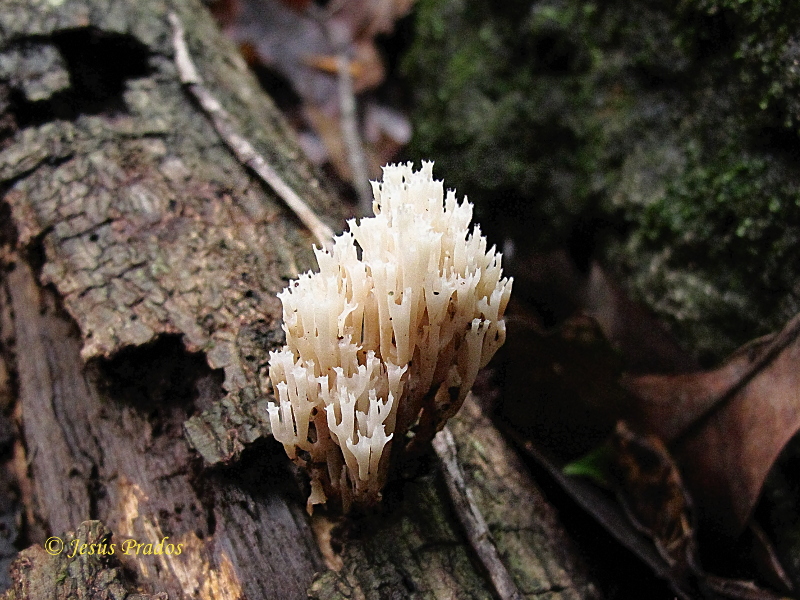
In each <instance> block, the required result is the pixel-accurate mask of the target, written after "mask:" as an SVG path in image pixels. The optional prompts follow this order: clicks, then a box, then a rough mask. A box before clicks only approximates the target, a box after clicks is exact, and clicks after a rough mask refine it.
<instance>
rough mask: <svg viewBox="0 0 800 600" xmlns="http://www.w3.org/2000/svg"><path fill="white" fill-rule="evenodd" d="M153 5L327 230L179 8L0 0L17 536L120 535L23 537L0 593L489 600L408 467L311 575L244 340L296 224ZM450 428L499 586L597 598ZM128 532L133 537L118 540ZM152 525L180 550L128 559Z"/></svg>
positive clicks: (257, 373)
mask: <svg viewBox="0 0 800 600" xmlns="http://www.w3.org/2000/svg"><path fill="white" fill-rule="evenodd" d="M173 11H174V12H176V13H177V14H178V16H179V17H180V19H181V20H182V22H183V24H184V26H185V28H186V31H187V38H188V44H189V48H190V51H191V52H192V55H193V58H194V60H195V62H196V63H197V66H198V69H199V70H200V73H201V76H202V77H203V78H204V80H205V83H206V85H207V86H208V88H209V89H210V90H211V91H212V92H213V93H214V94H215V95H216V96H217V98H218V99H219V100H220V101H221V102H222V104H223V105H224V106H225V107H226V108H227V109H228V111H230V113H231V114H232V116H233V118H234V119H235V120H236V121H237V123H236V125H237V126H238V127H239V128H240V131H241V133H242V134H243V135H244V136H245V137H247V138H248V139H249V140H250V141H251V142H252V143H253V145H254V146H255V147H256V149H257V150H258V151H259V152H260V153H261V154H263V155H264V156H265V157H266V158H267V160H268V161H269V162H271V164H272V165H273V166H274V167H275V168H276V170H277V171H278V172H279V173H280V174H281V176H282V177H283V178H284V180H285V181H286V182H287V183H288V184H289V185H291V186H292V187H293V188H294V189H295V190H296V191H297V192H298V193H299V194H300V195H301V196H302V197H303V198H304V199H305V200H306V201H307V202H308V203H309V204H310V205H311V206H312V207H313V208H314V209H315V210H316V211H317V212H318V213H320V214H322V215H329V216H330V217H329V222H330V223H331V225H335V224H336V223H337V218H336V209H335V205H334V203H333V202H332V199H331V196H330V195H329V194H328V193H327V192H326V191H325V187H324V185H322V183H321V182H320V181H319V180H318V179H317V177H316V175H315V173H314V172H313V170H312V169H311V167H310V166H309V165H308V164H307V163H306V161H305V160H304V159H303V158H302V156H301V154H300V151H299V149H298V147H297V145H296V144H295V142H294V141H293V140H292V137H291V135H290V133H289V131H288V128H287V127H286V125H285V124H284V122H283V121H282V120H281V118H280V116H279V114H278V113H277V111H276V109H275V108H274V106H273V104H272V103H271V102H270V101H269V99H268V98H266V97H265V96H264V95H263V94H262V93H261V92H260V91H259V90H258V86H257V84H256V82H255V81H254V79H253V78H252V77H251V75H250V74H249V73H248V71H247V69H246V66H245V65H244V63H243V61H242V60H241V58H240V57H239V56H238V54H237V53H236V52H235V49H234V48H233V47H232V46H231V45H230V44H229V43H228V42H227V41H226V40H225V39H224V38H222V36H221V35H220V34H219V32H218V31H217V30H216V28H215V26H214V24H213V22H212V21H211V19H210V17H209V16H208V14H207V12H206V10H205V8H204V7H203V6H202V5H201V4H200V3H199V2H197V1H195V0H169V1H165V0H142V1H141V2H136V3H132V2H124V1H122V0H116V1H115V0H48V1H44V0H42V1H38V0H37V1H29V0H24V1H23V0H11V1H7V2H4V3H3V5H2V6H0V113H2V115H3V116H2V119H1V120H0V129H2V134H3V135H4V138H3V141H2V142H0V193H1V194H2V203H0V261H2V274H1V275H0V397H1V398H6V399H7V400H5V399H4V400H3V403H4V407H5V408H6V411H7V412H10V411H11V410H16V413H15V414H16V416H17V417H18V422H19V425H20V431H19V434H20V435H19V440H18V442H17V444H16V445H15V446H14V450H13V454H12V456H11V458H9V459H8V460H7V461H6V467H7V469H9V470H12V471H13V472H14V473H15V475H16V477H17V479H18V484H17V486H18V490H19V505H18V506H19V509H18V510H19V512H20V513H21V517H22V522H23V523H24V528H23V529H24V538H20V540H21V541H23V542H24V541H27V542H30V543H38V544H42V543H44V542H45V540H46V539H47V538H48V537H49V536H58V537H59V538H60V539H62V541H64V542H65V543H67V544H68V543H69V542H70V541H71V540H73V539H81V540H84V541H89V542H91V540H109V541H110V542H109V543H116V544H118V546H117V547H118V549H119V550H118V551H117V552H116V553H115V554H114V555H112V556H97V555H94V556H77V557H73V558H72V559H69V558H68V557H65V556H64V554H63V553H62V554H59V555H58V556H51V555H50V554H48V553H47V552H46V551H47V549H48V548H49V546H48V545H47V544H45V545H44V550H43V549H42V548H41V547H39V546H33V547H32V548H30V549H29V550H26V551H25V552H24V553H23V554H22V555H20V557H19V558H18V559H17V561H16V562H15V563H14V566H13V568H12V580H13V582H12V584H13V585H12V588H11V590H10V591H9V592H8V595H7V597H8V598H41V597H45V596H47V597H57V598H60V597H79V598H82V597H85V598H128V599H129V600H133V599H134V598H137V597H139V598H142V597H147V595H151V596H152V595H156V596H155V597H159V596H158V594H161V595H162V596H161V597H163V595H164V594H166V595H168V597H169V598H209V599H210V598H216V599H225V598H230V599H238V598H251V599H256V598H276V599H281V600H284V599H292V598H298V599H299V598H305V597H306V595H307V590H308V589H309V586H311V590H312V592H311V593H312V595H313V596H315V597H318V598H333V597H340V596H343V595H344V596H348V597H350V596H353V595H355V597H368V598H383V597H424V598H452V597H491V591H490V590H489V588H488V587H487V584H486V579H485V578H484V577H483V575H482V574H481V573H480V571H479V570H478V569H477V568H476V566H475V564H474V562H473V560H472V557H471V554H470V551H469V548H468V546H467V545H466V543H465V542H464V540H463V536H462V535H461V532H460V530H459V528H458V526H457V525H456V524H457V520H456V519H455V518H454V516H453V515H452V514H451V512H450V504H449V502H448V499H447V496H446V493H444V491H443V488H442V486H441V484H440V482H439V480H438V477H437V475H436V474H435V473H436V472H435V469H434V468H432V467H429V468H428V469H423V470H422V473H421V474H417V475H416V476H415V477H414V478H412V479H410V480H408V481H404V482H399V483H397V484H396V486H395V488H393V490H392V491H391V493H390V494H389V493H387V496H389V502H387V504H386V506H385V507H384V508H383V512H381V513H380V514H377V515H372V516H369V517H362V518H353V519H352V520H349V521H345V522H344V524H343V525H342V527H341V528H340V530H341V531H342V532H343V533H342V534H341V535H339V537H338V538H336V541H337V542H338V541H341V542H343V544H344V552H343V555H342V560H343V562H344V568H343V569H342V570H341V571H339V572H338V573H335V572H325V571H326V566H325V562H324V560H323V553H322V552H321V551H320V547H319V545H318V543H317V542H316V540H315V537H314V532H313V530H312V525H311V521H310V520H309V519H308V517H307V515H306V514H305V512H304V505H305V502H304V499H303V497H302V492H301V491H300V490H298V487H297V485H296V483H295V479H294V478H293V477H292V473H291V472H290V467H289V465H288V461H287V459H286V458H285V456H284V454H283V451H282V449H281V448H280V446H279V445H277V444H275V443H274V442H273V441H272V440H271V439H270V436H269V433H270V432H269V427H268V422H267V419H266V411H265V409H264V407H265V404H266V398H267V389H266V380H265V375H266V363H267V354H268V352H269V350H270V349H272V348H274V347H275V346H277V345H280V344H281V343H282V335H281V330H280V322H279V321H280V305H279V302H278V300H277V299H276V297H275V294H276V292H278V291H279V290H280V289H282V288H283V287H284V286H285V285H286V282H287V281H288V279H289V278H291V277H293V276H295V275H296V274H297V273H298V272H299V271H302V270H305V269H307V268H310V267H311V266H312V260H313V256H312V253H311V250H310V249H311V241H312V238H311V236H310V234H309V233H308V232H307V231H305V230H304V229H303V228H302V227H301V226H300V224H299V223H298V222H297V221H296V219H295V218H294V217H293V215H291V214H290V213H289V212H288V211H287V210H286V209H285V208H284V207H283V206H282V204H281V203H280V202H279V201H278V199H277V197H276V196H275V195H274V194H273V192H272V191H271V190H270V189H269V188H267V187H265V186H264V185H263V184H262V183H260V182H259V181H258V180H257V179H255V178H254V177H253V175H252V174H251V173H250V172H249V171H248V170H247V169H246V168H245V167H243V166H242V165H240V164H239V163H238V162H237V161H236V159H235V157H234V156H233V155H232V154H231V153H230V152H229V150H228V149H227V148H226V147H225V146H224V145H223V144H222V143H221V141H220V139H219V138H218V136H217V134H216V133H215V131H214V129H213V127H212V125H211V124H210V122H209V120H208V119H207V118H206V116H205V115H204V114H203V113H202V111H201V110H199V108H198V107H197V106H196V105H195V104H194V103H193V102H192V101H191V99H190V98H189V96H188V95H187V94H185V93H184V90H183V89H182V87H181V85H180V83H179V81H178V77H177V74H176V71H175V67H174V64H173V56H172V46H171V31H170V27H169V24H168V21H167V15H168V14H169V13H170V12H173ZM456 440H457V443H458V444H459V447H460V448H461V452H462V453H463V454H464V456H463V457H462V459H463V460H464V461H465V463H467V464H468V465H469V467H468V470H469V472H470V473H472V474H473V481H472V484H474V486H475V490H476V492H475V493H476V495H477V496H479V499H480V505H481V508H482V510H484V511H486V515H487V520H488V521H489V524H490V526H491V527H492V531H493V535H494V536H495V537H496V541H497V543H498V546H499V549H500V551H501V555H502V556H504V557H506V558H507V559H508V561H509V568H510V569H511V570H512V574H513V575H514V576H515V578H516V579H517V583H518V585H519V586H520V587H521V588H522V589H523V590H524V591H525V592H526V593H527V594H528V595H529V596H531V597H539V596H543V597H548V598H562V597H563V598H579V597H596V596H597V591H596V589H595V588H594V586H593V585H592V583H591V582H590V581H589V580H588V579H587V577H586V576H585V574H584V567H583V566H582V565H581V564H580V561H579V560H577V559H576V558H575V555H574V553H573V552H572V551H570V550H568V547H569V546H568V543H567V542H566V537H565V536H564V534H563V532H562V531H561V528H560V526H559V525H558V523H557V519H556V516H555V513H554V511H553V509H552V508H550V507H549V506H548V505H547V504H546V502H545V501H544V498H543V497H542V496H541V494H540V493H539V492H538V491H537V489H536V487H535V485H534V484H533V482H532V481H531V480H530V479H528V478H527V476H525V475H524V468H523V467H522V465H520V464H519V463H518V462H517V461H516V459H515V457H514V456H513V454H512V453H511V452H510V451H509V450H508V449H507V448H506V446H505V445H504V444H503V442H502V440H501V439H500V438H499V436H497V433H496V432H495V430H494V429H493V428H492V426H491V425H490V424H489V423H488V422H487V421H486V420H485V419H483V418H482V417H481V416H480V413H479V412H478V411H477V409H476V408H475V407H472V408H471V409H470V411H469V412H468V413H467V414H466V415H465V416H464V417H463V418H462V419H461V420H460V421H459V424H458V425H457V426H456ZM209 465H217V466H216V467H210V466H209ZM89 520H92V521H91V522H87V521H89ZM97 521H101V522H102V524H100V523H98V522H97ZM317 530H318V531H320V528H319V527H318V528H317ZM65 532H73V533H70V534H68V535H67V534H65ZM109 536H110V537H109ZM318 537H319V539H320V540H322V542H323V543H322V548H323V550H325V552H326V557H327V559H328V562H329V563H331V564H334V563H335V562H336V560H337V557H336V556H334V553H333V552H332V549H331V547H330V545H329V544H326V543H325V542H324V540H325V539H326V538H325V536H323V535H319V536H318ZM129 539H132V540H136V542H138V543H140V544H142V547H141V548H139V549H138V550H137V551H130V552H122V551H121V550H122V543H123V542H125V541H126V540H129ZM162 541H164V543H165V544H166V543H172V544H175V545H176V546H177V545H178V544H180V545H181V548H182V551H181V553H180V554H179V555H178V554H175V553H172V554H169V553H166V552H156V551H155V549H154V548H152V547H151V548H150V550H149V551H148V549H147V544H152V545H153V546H155V545H156V544H158V543H159V542H162ZM317 573H319V575H317V576H316V578H315V574H317ZM43 594H44V595H43ZM137 594H144V595H145V596H137Z"/></svg>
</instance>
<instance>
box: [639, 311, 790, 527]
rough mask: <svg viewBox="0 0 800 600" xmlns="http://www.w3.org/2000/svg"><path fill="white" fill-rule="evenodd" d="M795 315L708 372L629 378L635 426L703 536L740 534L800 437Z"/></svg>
mask: <svg viewBox="0 0 800 600" xmlns="http://www.w3.org/2000/svg"><path fill="white" fill-rule="evenodd" d="M798 332H800V316H798V317H795V318H794V319H793V320H792V321H791V322H790V323H789V324H788V325H787V326H786V327H785V328H784V329H783V330H782V331H781V332H780V333H778V334H776V335H775V336H772V337H769V338H763V339H760V340H757V341H755V342H753V343H751V344H749V345H748V346H746V347H745V348H743V349H742V350H740V351H739V352H737V353H736V354H735V355H734V356H733V357H732V358H731V359H730V360H729V361H728V362H727V363H726V364H724V365H723V366H721V367H720V368H718V369H715V370H713V371H706V372H701V373H695V374H690V375H673V376H669V375H667V376H660V375H647V376H641V377H629V378H627V380H626V382H625V383H626V386H627V388H628V389H629V390H630V391H631V392H633V393H634V394H635V395H636V396H638V397H639V398H641V399H642V403H641V413H640V419H639V422H638V425H639V426H640V427H642V428H644V429H645V430H647V431H650V432H653V433H655V434H656V435H658V436H659V437H661V438H663V439H665V440H666V441H667V442H668V443H669V444H670V446H671V447H672V449H673V454H674V455H675V456H676V458H677V459H678V461H679V463H680V465H681V468H682V470H683V473H684V478H685V481H686V483H687V486H688V487H689V489H690V490H691V492H692V496H693V497H694V498H695V501H696V503H697V506H698V510H699V517H700V518H701V520H702V523H703V524H704V525H705V526H707V527H708V528H709V530H710V531H712V532H714V533H716V534H718V535H722V536H725V537H728V538H736V537H738V536H739V534H741V532H742V531H743V529H744V526H745V524H746V523H747V520H748V519H749V517H750V514H751V512H752V510H753V507H754V506H755V503H756V501H757V500H758V497H759V495H760V493H761V488H762V486H763V484H764V479H765V478H766V476H767V473H768V472H769V470H770V468H771V467H772V465H773V463H774V462H775V459H776V458H777V457H778V454H780V452H781V450H782V449H783V447H784V446H785V444H786V443H787V442H788V441H789V439H790V438H791V437H792V436H793V435H794V434H795V433H797V431H798V430H800V339H798Z"/></svg>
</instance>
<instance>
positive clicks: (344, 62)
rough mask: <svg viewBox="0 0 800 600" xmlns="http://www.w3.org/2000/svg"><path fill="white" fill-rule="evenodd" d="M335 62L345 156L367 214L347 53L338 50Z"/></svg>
mask: <svg viewBox="0 0 800 600" xmlns="http://www.w3.org/2000/svg"><path fill="white" fill-rule="evenodd" d="M336 62H337V66H338V76H339V85H338V89H339V112H340V116H341V119H342V137H343V138H344V143H345V146H346V147H347V156H348V158H349V159H350V170H351V171H352V172H353V185H354V186H355V188H356V194H358V207H359V209H360V211H361V214H362V215H368V214H370V211H371V210H372V189H371V188H370V185H369V173H368V172H367V159H366V156H364V144H363V142H362V141H361V136H360V135H359V133H358V116H357V112H356V96H355V92H354V91H353V77H352V76H351V74H350V61H349V60H348V57H347V53H346V52H340V53H339V55H338V57H337V59H336Z"/></svg>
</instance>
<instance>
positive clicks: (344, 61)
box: [308, 2, 372, 215]
mask: <svg viewBox="0 0 800 600" xmlns="http://www.w3.org/2000/svg"><path fill="white" fill-rule="evenodd" d="M343 4H344V3H343V2H336V3H333V4H331V5H329V6H328V7H327V8H325V9H319V8H318V7H316V5H314V4H312V5H311V6H310V7H309V13H308V14H309V15H310V16H311V17H312V18H313V19H314V20H316V21H317V23H318V24H319V26H320V27H321V28H322V32H323V34H324V35H325V38H326V39H327V40H328V43H329V44H330V45H331V47H332V48H333V50H334V52H335V53H336V73H337V80H338V81H337V83H338V85H337V90H338V94H339V118H340V125H341V128H342V138H343V139H344V145H345V148H346V149H347V159H348V162H349V163H350V171H351V175H352V179H353V181H352V183H353V186H354V187H355V189H356V194H357V195H358V208H359V210H360V212H361V214H362V215H368V214H370V211H371V210H372V188H371V187H370V184H369V172H368V170H367V158H366V156H365V154H364V143H363V142H362V140H361V135H360V134H359V132H358V110H357V109H358V107H357V104H356V95H355V91H354V89H353V76H352V74H351V73H350V57H349V56H348V48H349V46H350V43H349V42H350V40H343V39H340V38H341V37H342V36H341V35H337V32H336V31H335V30H334V28H333V27H332V26H331V18H332V17H333V15H334V14H335V13H336V12H337V11H338V10H340V9H341V7H342V6H343Z"/></svg>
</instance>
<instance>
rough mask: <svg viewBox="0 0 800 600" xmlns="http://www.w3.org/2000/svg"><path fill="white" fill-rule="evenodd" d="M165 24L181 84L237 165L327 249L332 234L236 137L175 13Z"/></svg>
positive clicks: (237, 136)
mask: <svg viewBox="0 0 800 600" xmlns="http://www.w3.org/2000/svg"><path fill="white" fill-rule="evenodd" d="M169 21H170V24H171V25H172V30H173V42H172V43H173V46H174V48H175V66H176V67H177V69H178V76H179V77H180V80H181V83H183V84H184V85H185V86H186V89H187V90H188V91H189V92H190V93H191V94H192V96H194V98H195V100H197V102H198V103H199V104H200V106H201V107H202V108H203V110H204V111H205V112H206V114H207V115H208V117H209V118H210V119H211V122H212V123H213V124H214V128H215V129H216V130H217V133H218V134H219V136H220V137H221V138H222V140H223V141H224V142H225V144H226V145H227V146H228V148H230V150H231V151H232V152H233V153H234V154H235V155H236V158H238V159H239V161H240V162H242V163H243V164H245V165H247V166H248V167H250V169H252V170H253V171H254V172H255V173H256V175H258V176H259V177H260V178H261V179H262V180H263V181H264V182H265V183H266V184H267V185H268V186H270V187H271V188H272V189H273V191H274V192H275V193H276V194H278V196H280V198H281V199H282V200H283V201H284V202H285V203H286V206H288V207H289V208H290V209H291V210H292V211H293V212H294V214H295V215H297V218H298V219H300V221H301V222H302V223H303V225H305V226H306V227H307V228H308V230H309V231H311V233H312V234H313V235H314V237H315V238H316V239H317V242H318V243H319V245H320V246H321V247H323V248H328V247H330V245H331V240H332V239H333V230H332V229H331V228H330V227H328V226H327V225H326V224H325V223H323V222H322V221H321V220H320V218H319V217H318V216H317V215H316V214H315V213H314V211H313V210H311V208H310V207H309V206H308V205H307V204H306V203H305V202H304V201H303V200H302V199H301V198H300V196H298V195H297V193H296V192H295V191H294V190H293V189H292V188H291V187H289V185H288V184H287V183H286V182H285V181H283V179H282V178H281V176H280V175H279V174H278V172H277V171H276V170H275V169H274V168H273V167H272V166H271V165H270V164H269V163H268V162H267V160H266V159H265V158H264V157H263V156H261V155H260V154H259V153H258V152H257V151H256V149H255V148H254V147H253V145H252V144H251V143H250V142H248V141H247V140H246V139H245V138H243V137H242V136H241V135H239V134H238V133H237V132H236V130H235V128H234V127H233V125H232V121H233V119H232V118H231V116H230V114H229V113H228V111H227V110H225V108H223V106H222V105H221V104H220V103H219V101H218V100H217V99H216V98H215V97H214V96H213V94H212V93H211V92H210V91H209V90H208V89H207V88H206V87H205V86H204V85H203V81H202V79H201V78H200V75H199V74H198V72H197V68H196V67H195V66H194V62H192V57H191V56H190V55H189V49H188V48H187V46H186V39H185V36H184V30H183V24H182V23H181V20H180V18H179V17H178V15H176V14H175V13H170V15H169Z"/></svg>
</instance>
